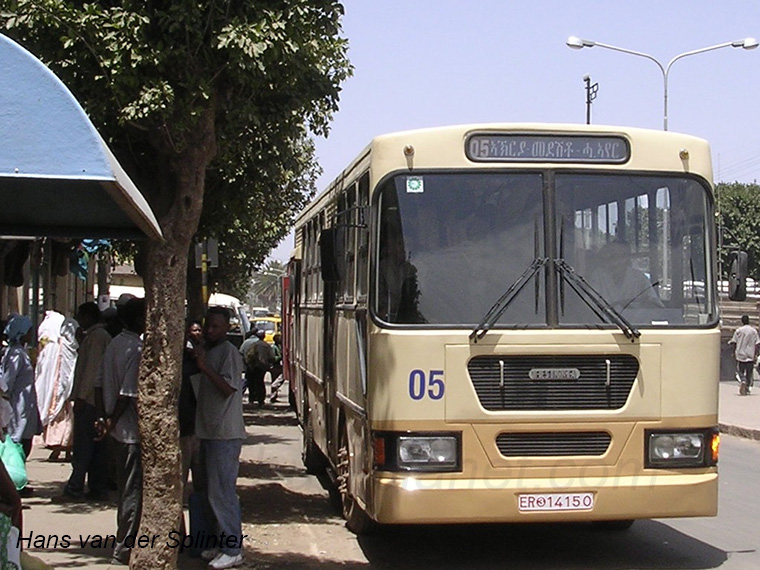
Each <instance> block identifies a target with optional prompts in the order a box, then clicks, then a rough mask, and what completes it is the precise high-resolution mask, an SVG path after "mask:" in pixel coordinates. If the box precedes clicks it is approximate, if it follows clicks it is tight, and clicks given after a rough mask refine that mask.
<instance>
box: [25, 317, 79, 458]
mask: <svg viewBox="0 0 760 570" xmlns="http://www.w3.org/2000/svg"><path fill="white" fill-rule="evenodd" d="M78 328H79V325H78V324H77V322H76V321H75V320H74V319H72V318H69V317H64V316H63V315H62V314H61V313H58V312H56V311H47V312H46V313H45V318H44V319H43V321H42V324H40V326H39V327H38V329H37V338H38V343H37V344H38V347H39V351H38V353H37V364H36V367H35V389H36V392H37V404H38V407H39V412H40V423H41V424H42V427H43V429H44V432H43V440H44V443H45V447H47V448H48V449H51V450H52V452H51V454H50V457H49V460H56V459H58V456H59V454H60V452H61V451H65V452H66V458H67V459H68V455H69V452H70V451H71V447H72V444H73V425H74V412H73V406H72V403H71V402H70V401H69V396H70V395H71V387H72V384H73V380H74V366H75V365H76V361H77V348H79V343H78V342H77V339H76V333H77V329H78Z"/></svg>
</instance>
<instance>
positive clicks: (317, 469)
mask: <svg viewBox="0 0 760 570" xmlns="http://www.w3.org/2000/svg"><path fill="white" fill-rule="evenodd" d="M301 460H302V461H303V465H304V467H306V472H307V473H310V474H312V475H317V474H319V473H322V472H323V471H324V470H325V467H327V461H326V460H325V456H324V455H323V454H322V452H321V451H320V450H319V448H318V447H317V444H316V443H314V428H313V427H312V426H311V416H310V415H309V414H307V415H306V417H305V418H304V422H303V446H302V447H301Z"/></svg>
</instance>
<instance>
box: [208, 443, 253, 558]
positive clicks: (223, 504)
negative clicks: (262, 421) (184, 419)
mask: <svg viewBox="0 0 760 570" xmlns="http://www.w3.org/2000/svg"><path fill="white" fill-rule="evenodd" d="M242 447H243V440H242V439H202V440H201V453H202V454H203V466H204V468H205V471H206V477H205V483H206V497H207V499H208V505H209V507H210V510H211V515H212V516H213V519H214V521H212V522H213V523H215V524H214V525H213V527H214V528H215V532H216V534H217V536H219V535H221V534H222V533H224V535H225V537H229V536H235V537H238V538H239V540H237V541H236V543H237V546H236V547H231V546H229V544H230V543H229V542H227V541H226V538H225V544H223V545H222V547H221V548H220V550H221V551H222V552H224V553H225V554H229V555H230V556H237V555H238V554H240V552H241V551H242V546H243V522H242V520H241V517H240V501H239V500H238V496H237V476H238V469H239V467H240V450H241V449H242Z"/></svg>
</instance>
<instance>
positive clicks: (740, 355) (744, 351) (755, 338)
mask: <svg viewBox="0 0 760 570" xmlns="http://www.w3.org/2000/svg"><path fill="white" fill-rule="evenodd" d="M728 343H729V344H735V345H736V350H735V351H734V358H736V360H737V361H738V362H752V361H754V360H755V346H757V345H758V344H760V335H758V334H757V331H756V330H755V327H753V326H751V325H742V326H740V327H739V328H738V329H736V330H735V331H734V336H733V337H732V338H731V340H729V341H728Z"/></svg>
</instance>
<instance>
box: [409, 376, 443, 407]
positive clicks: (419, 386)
mask: <svg viewBox="0 0 760 570" xmlns="http://www.w3.org/2000/svg"><path fill="white" fill-rule="evenodd" d="M445 388H446V385H445V384H444V382H443V370H431V371H430V372H429V373H428V374H425V371H424V370H412V371H411V372H410V373H409V397H410V398H411V399H412V400H422V399H423V398H424V397H425V396H427V397H428V398H430V399H431V400H440V399H441V398H443V392H444V391H445Z"/></svg>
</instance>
